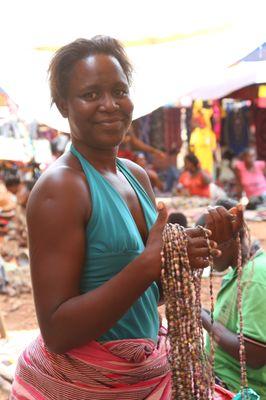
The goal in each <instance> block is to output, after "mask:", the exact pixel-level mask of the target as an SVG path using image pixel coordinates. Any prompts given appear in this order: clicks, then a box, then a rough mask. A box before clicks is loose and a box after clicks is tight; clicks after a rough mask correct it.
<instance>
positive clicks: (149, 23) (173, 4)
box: [0, 0, 266, 132]
mask: <svg viewBox="0 0 266 400" xmlns="http://www.w3.org/2000/svg"><path fill="white" fill-rule="evenodd" d="M219 4H220V3H219ZM265 11H266V3H265V1H263V0H262V1H260V0H253V1H252V2H243V1H242V0H234V1H233V2H232V1H231V0H224V1H223V2H222V3H221V4H220V5H219V7H218V6H215V3H214V2H213V0H202V1H201V2H199V1H197V0H186V1H184V2H180V1H178V2H177V1H175V0H172V1H171V0H164V1H163V2H159V1H158V2H156V1H154V0H153V1H151V0H146V1H142V2H138V1H135V2H132V1H129V0H116V1H115V0H113V1H112V2H110V1H109V0H105V1H104V0H102V1H101V2H97V3H96V2H92V1H82V0H75V2H70V3H67V2H66V1H65V0H64V1H63V0H57V1H56V2H54V1H52V0H46V1H45V2H43V1H41V0H39V1H37V0H35V1H34V0H32V1H31V0H28V1H27V2H22V1H20V0H17V1H15V0H13V1H12V0H9V2H6V3H5V4H4V5H2V7H1V27H2V32H4V31H5V34H2V35H3V36H2V37H1V38H0V45H1V53H2V54H1V64H0V86H2V87H3V88H4V89H5V90H6V91H7V92H8V93H9V94H10V96H11V97H12V98H13V99H14V100H15V101H16V102H17V103H18V105H19V107H20V113H21V115H22V116H24V117H25V118H26V119H28V120H30V119H33V118H35V119H37V120H38V121H40V122H43V123H46V124H48V125H50V126H53V127H55V128H57V129H59V130H62V131H65V132H67V131H68V129H69V128H68V124H67V123H66V122H67V121H66V120H64V119H63V118H61V117H60V115H59V113H58V111H57V110H56V109H54V108H53V109H52V110H51V109H50V107H49V106H50V96H49V88H48V84H47V76H46V71H47V68H48V65H49V61H50V59H51V56H52V54H53V50H54V49H55V48H56V47H59V46H61V45H63V44H66V43H68V42H69V41H71V40H74V39H76V38H77V37H91V36H93V35H95V34H109V35H112V36H115V37H117V38H118V39H120V40H122V41H123V42H124V43H125V45H126V47H127V52H128V54H129V56H130V58H131V60H132V61H133V64H134V67H135V75H134V84H133V87H132V98H133V101H134V103H135V114H134V116H135V118H136V117H139V116H141V115H144V114H146V113H148V112H150V111H152V110H154V109H155V108H157V107H159V106H161V105H164V104H167V103H174V102H176V101H178V100H180V99H182V98H183V97H186V96H189V97H191V98H196V97H199V98H217V97H220V96H222V95H224V94H226V93H228V92H231V91H232V90H235V89H238V88H240V87H243V86H245V85H248V84H251V83H255V82H257V81H261V80H263V81H265V78H264V77H263V78H262V77H259V72H258V71H257V66H256V67H255V64H256V65H257V64H258V63H245V65H246V66H245V65H242V63H240V64H238V65H236V66H233V67H229V66H230V65H232V64H234V63H236V62H237V61H238V60H240V59H242V58H243V57H245V56H246V55H247V54H248V53H250V52H251V51H253V50H254V49H255V48H256V47H258V46H259V45H260V44H262V43H263V42H264V41H265V39H266V24H265V22H264V15H265ZM27 12H28V14H27ZM13 32H14V35H13ZM260 64H261V65H262V64H263V63H260ZM260 68H262V69H263V67H260Z"/></svg>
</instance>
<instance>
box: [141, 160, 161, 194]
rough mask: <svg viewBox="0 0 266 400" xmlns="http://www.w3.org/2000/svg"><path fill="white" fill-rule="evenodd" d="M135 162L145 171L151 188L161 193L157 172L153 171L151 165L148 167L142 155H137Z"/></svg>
mask: <svg viewBox="0 0 266 400" xmlns="http://www.w3.org/2000/svg"><path fill="white" fill-rule="evenodd" d="M135 162H136V163H137V164H138V165H140V166H141V167H142V168H144V169H145V171H146V172H147V174H148V177H149V178H150V181H151V185H152V187H153V188H157V189H158V190H159V191H163V189H164V185H163V182H162V181H161V180H160V178H159V176H158V174H157V172H156V171H155V170H154V169H153V167H152V165H149V164H148V163H147V160H146V158H145V155H144V154H143V153H137V154H136V158H135Z"/></svg>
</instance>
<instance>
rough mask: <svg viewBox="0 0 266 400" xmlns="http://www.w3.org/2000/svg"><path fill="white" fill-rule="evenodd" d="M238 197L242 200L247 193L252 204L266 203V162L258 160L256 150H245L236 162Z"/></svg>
mask: <svg viewBox="0 0 266 400" xmlns="http://www.w3.org/2000/svg"><path fill="white" fill-rule="evenodd" d="M234 167H235V174H236V179H237V195H238V198H241V196H242V194H243V192H245V193H246V196H247V198H248V199H249V201H250V203H252V202H254V203H257V204H260V203H265V202H266V176H265V175H266V162H265V161H259V160H256V151H255V149H254V148H248V149H246V150H244V151H243V152H242V154H241V156H240V159H239V160H237V161H236V162H235V165H234Z"/></svg>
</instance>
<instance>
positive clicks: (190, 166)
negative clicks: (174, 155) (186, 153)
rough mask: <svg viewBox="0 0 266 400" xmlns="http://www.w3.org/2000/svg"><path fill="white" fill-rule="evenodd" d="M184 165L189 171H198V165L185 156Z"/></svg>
mask: <svg viewBox="0 0 266 400" xmlns="http://www.w3.org/2000/svg"><path fill="white" fill-rule="evenodd" d="M184 166H185V170H186V171H189V172H195V171H196V169H197V168H196V167H195V165H194V164H193V163H192V162H191V161H189V160H188V159H186V158H185V162H184Z"/></svg>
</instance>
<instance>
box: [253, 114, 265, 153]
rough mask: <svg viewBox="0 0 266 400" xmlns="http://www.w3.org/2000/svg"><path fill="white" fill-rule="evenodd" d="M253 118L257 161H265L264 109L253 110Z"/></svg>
mask: <svg viewBox="0 0 266 400" xmlns="http://www.w3.org/2000/svg"><path fill="white" fill-rule="evenodd" d="M253 118H254V123H255V127H256V146H257V154H258V159H259V160H265V161H266V108H257V107H256V108H255V109H254V110H253Z"/></svg>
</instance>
